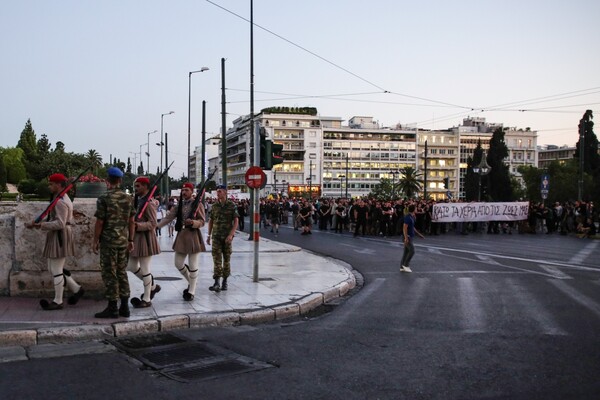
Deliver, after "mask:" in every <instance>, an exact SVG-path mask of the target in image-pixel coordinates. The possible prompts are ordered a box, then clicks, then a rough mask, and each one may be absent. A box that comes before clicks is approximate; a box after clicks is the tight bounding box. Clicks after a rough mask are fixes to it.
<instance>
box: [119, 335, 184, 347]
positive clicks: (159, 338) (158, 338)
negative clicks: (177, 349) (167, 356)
mask: <svg viewBox="0 0 600 400" xmlns="http://www.w3.org/2000/svg"><path fill="white" fill-rule="evenodd" d="M113 342H114V344H116V345H117V346H119V347H121V348H125V349H124V350H137V349H145V348H147V347H157V346H166V345H170V344H179V343H184V342H185V340H183V339H181V338H179V337H177V336H174V335H171V334H170V333H159V334H154V335H145V336H133V337H125V338H122V339H116V340H114V341H113Z"/></svg>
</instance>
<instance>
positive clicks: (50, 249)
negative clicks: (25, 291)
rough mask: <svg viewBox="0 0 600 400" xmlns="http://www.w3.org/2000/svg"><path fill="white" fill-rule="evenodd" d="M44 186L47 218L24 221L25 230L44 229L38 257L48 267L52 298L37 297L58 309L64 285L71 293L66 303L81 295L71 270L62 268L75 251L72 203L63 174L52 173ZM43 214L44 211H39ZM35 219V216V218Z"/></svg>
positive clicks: (74, 300)
mask: <svg viewBox="0 0 600 400" xmlns="http://www.w3.org/2000/svg"><path fill="white" fill-rule="evenodd" d="M48 188H49V189H50V193H52V197H53V199H52V202H51V204H50V206H49V207H48V208H47V209H46V211H45V212H44V213H46V212H48V214H47V218H46V220H45V221H38V220H36V222H32V223H27V224H25V226H26V227H27V228H29V229H32V228H35V229H41V230H43V231H47V234H46V244H45V246H44V251H43V252H42V256H43V257H46V258H47V259H48V270H49V271H50V273H51V274H52V278H53V283H54V300H53V301H52V302H49V301H48V300H46V299H42V300H40V305H41V306H42V308H43V309H44V310H48V311H51V310H60V309H62V308H63V294H64V288H65V286H67V287H68V288H69V290H71V292H73V294H72V295H71V296H70V297H69V299H68V301H67V303H69V304H71V305H74V304H77V302H78V301H79V299H80V298H81V297H82V296H83V294H84V290H83V288H82V287H81V286H80V285H79V284H77V282H75V280H74V279H73V277H72V276H71V273H70V272H69V271H68V270H67V269H65V268H64V266H65V261H66V258H67V257H68V256H73V255H74V254H75V251H74V244H73V233H72V231H71V225H73V203H72V202H71V199H70V198H69V196H68V195H67V194H66V191H67V190H68V189H67V178H66V177H65V176H64V175H63V174H53V175H50V177H49V178H48ZM42 215H44V214H42ZM38 219H39V218H38Z"/></svg>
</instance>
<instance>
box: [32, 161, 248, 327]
mask: <svg viewBox="0 0 600 400" xmlns="http://www.w3.org/2000/svg"><path fill="white" fill-rule="evenodd" d="M107 174H108V177H107V185H108V190H107V192H106V193H105V194H103V195H102V196H100V197H99V198H98V200H97V203H96V212H95V214H94V216H95V217H96V224H95V226H94V238H93V242H92V251H93V252H94V253H95V254H98V253H100V270H101V274H102V281H103V283H104V286H105V289H106V292H105V297H106V299H107V300H108V305H107V307H106V308H105V309H104V310H103V311H101V312H98V313H96V314H95V317H96V318H118V317H119V316H121V317H129V316H130V310H129V302H130V301H131V305H132V306H133V307H134V308H145V307H150V306H151V305H152V299H153V298H154V296H155V295H156V294H157V293H158V292H160V290H161V287H160V285H157V284H156V283H155V281H154V277H153V275H152V272H151V260H152V256H154V255H157V254H159V253H160V246H159V244H158V240H157V237H156V228H157V227H158V228H161V227H163V226H165V225H167V224H169V223H170V222H171V221H174V220H176V221H177V223H176V224H175V226H176V230H178V234H177V236H176V238H175V241H174V243H173V250H174V252H175V260H174V264H175V267H176V268H177V269H178V270H179V272H180V273H181V275H183V277H184V278H185V280H186V281H187V288H185V289H184V290H183V292H182V297H183V300H185V301H192V300H193V299H194V295H195V293H196V284H197V280H198V270H199V259H200V253H201V252H204V251H206V247H205V245H204V240H203V237H202V233H201V231H200V228H202V227H203V226H204V225H205V223H206V220H207V218H206V214H205V210H204V206H203V205H202V202H201V201H200V202H197V206H196V204H194V201H193V200H194V197H193V194H194V185H193V184H191V183H184V184H183V187H182V188H181V195H180V196H181V198H180V201H179V202H178V203H177V206H175V207H173V208H172V209H171V210H170V211H169V213H168V214H167V216H166V217H164V218H163V219H162V220H161V221H160V222H157V218H156V214H157V207H158V204H157V201H156V200H154V199H152V198H151V190H150V188H151V185H150V181H149V179H148V178H147V177H138V178H137V179H136V180H135V182H134V191H135V197H134V198H133V200H132V198H131V196H130V195H128V194H127V193H125V192H124V191H123V190H122V189H121V185H122V178H123V171H121V170H120V169H119V168H117V167H111V168H109V169H108V170H107ZM48 182H49V183H48V186H49V189H50V192H51V193H52V195H53V196H54V197H56V196H58V195H60V193H61V192H62V191H63V189H64V188H65V187H67V185H68V181H67V178H66V177H65V176H64V175H63V174H53V175H51V176H50V177H49V178H48ZM201 195H202V194H200V193H198V196H201ZM238 219H239V216H238V213H237V207H236V205H235V204H234V203H233V202H232V201H231V200H228V199H227V188H226V187H225V186H222V185H221V186H218V187H217V202H216V203H215V204H213V206H212V210H211V213H210V219H209V220H208V237H207V239H206V243H207V244H209V245H210V244H211V242H212V256H213V262H214V268H213V279H214V284H213V285H212V286H210V287H209V290H211V291H214V292H220V291H221V290H227V289H228V283H227V278H228V277H229V276H230V274H231V266H230V260H231V252H232V246H231V243H232V241H233V237H234V234H235V231H236V230H237V227H238ZM73 224H74V220H73V203H72V202H71V200H70V199H69V197H68V196H67V195H66V194H63V195H62V196H61V198H60V199H59V200H58V201H57V202H56V205H55V206H54V208H53V209H52V210H51V211H50V213H49V214H48V218H47V219H46V220H45V221H42V222H39V223H36V222H33V223H28V224H26V227H27V228H37V229H41V230H44V231H47V236H46V243H45V246H44V250H43V256H44V257H46V258H47V259H48V269H49V271H50V273H51V274H52V276H53V282H54V300H52V301H51V302H50V301H48V300H45V299H43V300H41V301H40V305H41V307H42V308H43V309H44V310H60V309H62V308H63V295H64V287H65V286H67V287H68V289H69V290H70V291H71V292H72V295H71V296H70V297H69V298H68V300H67V303H68V304H71V305H74V304H77V302H78V301H79V299H80V298H81V297H82V296H83V295H84V293H85V291H84V289H83V288H82V287H81V285H79V284H77V282H76V281H75V280H74V279H73V277H72V276H71V273H70V272H69V271H68V270H66V269H65V268H64V265H65V261H66V257H68V256H73V255H74V253H75V252H74V241H73V234H72V231H71V225H73ZM186 258H187V263H186ZM127 271H130V272H131V273H133V274H134V275H135V276H137V277H138V278H139V279H140V280H142V282H143V285H144V292H143V293H142V294H141V295H140V297H139V298H138V297H133V298H131V300H130V289H129V280H128V277H127ZM119 301H120V305H119V304H118V303H119Z"/></svg>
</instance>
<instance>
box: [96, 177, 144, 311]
mask: <svg viewBox="0 0 600 400" xmlns="http://www.w3.org/2000/svg"><path fill="white" fill-rule="evenodd" d="M106 172H107V173H108V179H107V182H108V191H107V192H106V193H105V194H103V195H101V196H100V197H98V200H97V201H96V213H95V214H94V216H95V217H96V225H95V228H94V241H93V242H92V251H93V252H94V253H95V254H98V248H100V270H101V273H102V281H103V282H104V286H105V287H106V299H107V300H108V306H107V307H106V309H104V311H101V312H99V313H96V314H95V317H96V318H118V317H119V315H120V316H121V317H129V304H128V303H129V280H128V279H127V257H128V253H129V252H132V251H133V248H134V247H133V237H134V235H135V221H134V217H135V210H134V209H133V204H132V202H131V197H130V196H129V195H128V194H127V193H125V192H124V191H123V190H121V183H122V179H123V171H121V170H120V169H119V168H117V167H110V168H109V169H108V170H107V171H106ZM119 298H120V299H121V307H120V308H119V309H117V301H118V300H119Z"/></svg>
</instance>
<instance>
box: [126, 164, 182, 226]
mask: <svg viewBox="0 0 600 400" xmlns="http://www.w3.org/2000/svg"><path fill="white" fill-rule="evenodd" d="M174 162H175V161H173V162H171V164H169V166H168V167H167V168H166V169H165V170H164V171H163V172H162V174H160V175H159V176H158V178H156V180H155V181H154V184H153V185H152V186H151V187H150V191H149V193H148V195H147V196H146V198H145V200H144V204H143V205H142V207H141V209H140V210H139V211H138V212H137V214H135V220H136V221H139V219H140V218H141V217H142V215H144V212H145V211H146V207H148V202H149V201H150V200H152V197H154V192H156V189H157V188H158V184H159V183H160V181H161V180H162V178H163V177H164V176H165V175H166V174H167V172H169V168H171V165H173V163H174Z"/></svg>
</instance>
